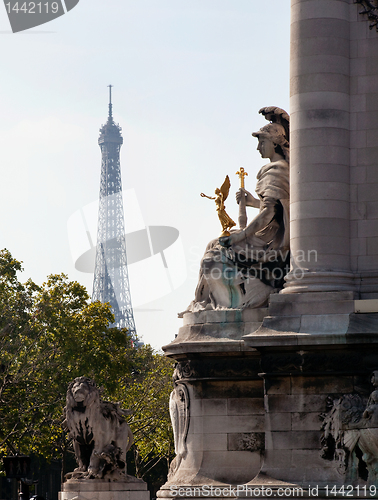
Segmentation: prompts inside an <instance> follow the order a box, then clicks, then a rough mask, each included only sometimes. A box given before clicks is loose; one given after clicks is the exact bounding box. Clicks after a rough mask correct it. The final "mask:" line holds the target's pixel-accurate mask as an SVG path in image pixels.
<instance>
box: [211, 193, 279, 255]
mask: <svg viewBox="0 0 378 500" xmlns="http://www.w3.org/2000/svg"><path fill="white" fill-rule="evenodd" d="M276 202H277V200H275V199H273V198H264V201H263V203H262V205H263V206H262V207H261V209H260V212H259V214H258V215H257V216H256V217H255V218H254V219H253V220H252V221H251V222H250V223H249V224H248V226H247V227H246V228H245V229H243V230H241V231H239V232H235V233H232V234H231V235H230V236H226V237H224V238H220V239H219V242H220V243H221V245H223V246H226V247H228V246H231V245H235V244H236V243H240V242H242V241H243V240H246V239H248V238H249V237H250V236H253V235H254V234H256V233H257V232H258V231H260V230H261V229H264V227H266V226H267V225H268V224H269V223H270V222H271V221H272V219H273V218H274V216H275V205H276Z"/></svg>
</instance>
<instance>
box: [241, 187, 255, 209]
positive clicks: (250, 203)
mask: <svg viewBox="0 0 378 500" xmlns="http://www.w3.org/2000/svg"><path fill="white" fill-rule="evenodd" d="M243 194H244V196H245V204H246V206H247V207H255V208H256V207H259V206H260V200H258V199H257V198H255V197H254V196H253V194H252V193H250V192H249V191H247V190H246V189H244V188H240V189H239V191H237V193H236V203H237V204H238V205H239V203H240V200H241V199H242V196H243Z"/></svg>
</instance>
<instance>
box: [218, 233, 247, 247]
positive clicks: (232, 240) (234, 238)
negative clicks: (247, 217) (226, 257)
mask: <svg viewBox="0 0 378 500" xmlns="http://www.w3.org/2000/svg"><path fill="white" fill-rule="evenodd" d="M244 239H245V232H244V231H239V232H237V233H236V232H235V233H232V234H230V236H222V237H221V238H219V243H220V244H221V245H222V246H223V247H226V248H227V247H230V246H232V245H235V244H236V243H239V242H240V241H242V240H244Z"/></svg>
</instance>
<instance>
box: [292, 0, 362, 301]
mask: <svg viewBox="0 0 378 500" xmlns="http://www.w3.org/2000/svg"><path fill="white" fill-rule="evenodd" d="M349 8H350V1H349V0H292V1H291V84H290V86H291V98H290V115H291V118H290V127H291V137H290V150H291V158H290V176H291V178H290V183H291V194H290V196H291V205H290V211H291V214H290V218H291V221H290V231H291V240H290V245H291V252H292V269H291V272H290V273H289V274H288V276H287V277H286V286H285V289H284V290H283V293H295V292H314V291H323V292H324V291H338V290H352V289H353V273H351V269H350V241H349V238H350V235H349V175H350V174H349V164H350V161H349V146H350V144H349V135H350V132H349V93H350V77H349V51H350V45H349V38H350V34H349V26H350V23H349V15H350V11H349Z"/></svg>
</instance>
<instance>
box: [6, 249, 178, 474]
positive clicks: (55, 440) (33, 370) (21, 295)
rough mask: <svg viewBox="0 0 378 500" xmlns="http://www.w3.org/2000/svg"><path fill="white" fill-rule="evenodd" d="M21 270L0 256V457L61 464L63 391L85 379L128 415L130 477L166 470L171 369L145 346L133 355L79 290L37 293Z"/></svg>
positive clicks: (62, 281)
mask: <svg viewBox="0 0 378 500" xmlns="http://www.w3.org/2000/svg"><path fill="white" fill-rule="evenodd" d="M21 270H22V267H21V263H20V262H18V261H16V260H15V259H13V257H12V255H11V254H10V253H9V252H8V251H7V250H2V251H0V455H1V456H3V455H8V454H12V453H15V452H19V453H26V454H32V453H33V454H36V455H39V456H41V457H44V458H46V459H52V458H60V457H64V456H65V455H66V453H67V451H68V450H69V443H68V441H67V436H66V434H65V432H64V431H63V430H62V427H61V423H62V410H63V407H64V405H65V395H66V390H67V385H68V384H69V382H71V381H72V380H73V379H74V378H75V377H78V376H82V375H85V376H88V377H90V378H93V379H94V380H95V381H96V383H97V384H98V385H99V386H101V387H103V390H104V395H103V397H104V398H105V399H109V400H113V401H115V400H117V401H120V402H121V405H122V406H123V407H124V408H131V409H132V410H133V412H134V413H133V415H132V417H131V418H130V426H131V428H132V430H133V432H134V435H135V443H136V445H135V447H134V457H135V469H136V472H137V474H138V476H139V477H143V476H146V474H151V468H153V467H156V465H157V464H159V463H160V462H161V461H164V462H166V463H168V462H169V460H170V459H171V458H172V448H173V445H172V434H171V431H170V422H169V414H168V398H169V392H170V390H171V374H172V362H171V361H169V360H167V359H165V358H164V356H162V355H160V354H157V353H154V352H153V350H152V348H151V347H150V346H144V347H142V348H139V349H135V348H134V346H133V343H132V340H131V339H130V337H129V336H128V334H127V331H126V330H125V329H123V330H119V329H117V328H109V327H108V325H109V323H111V322H112V321H113V320H114V317H113V315H112V313H111V308H110V306H109V305H108V304H101V303H99V302H95V303H91V302H90V300H89V296H88V293H87V291H86V289H85V288H84V287H83V286H82V285H80V284H79V283H77V282H72V281H69V280H68V278H67V276H65V275H64V274H61V275H51V276H49V277H48V279H47V281H46V282H45V283H43V284H42V286H37V285H36V284H35V283H33V282H32V281H31V280H29V281H27V282H26V283H24V284H22V283H20V282H19V280H18V278H17V272H18V271H21Z"/></svg>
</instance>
